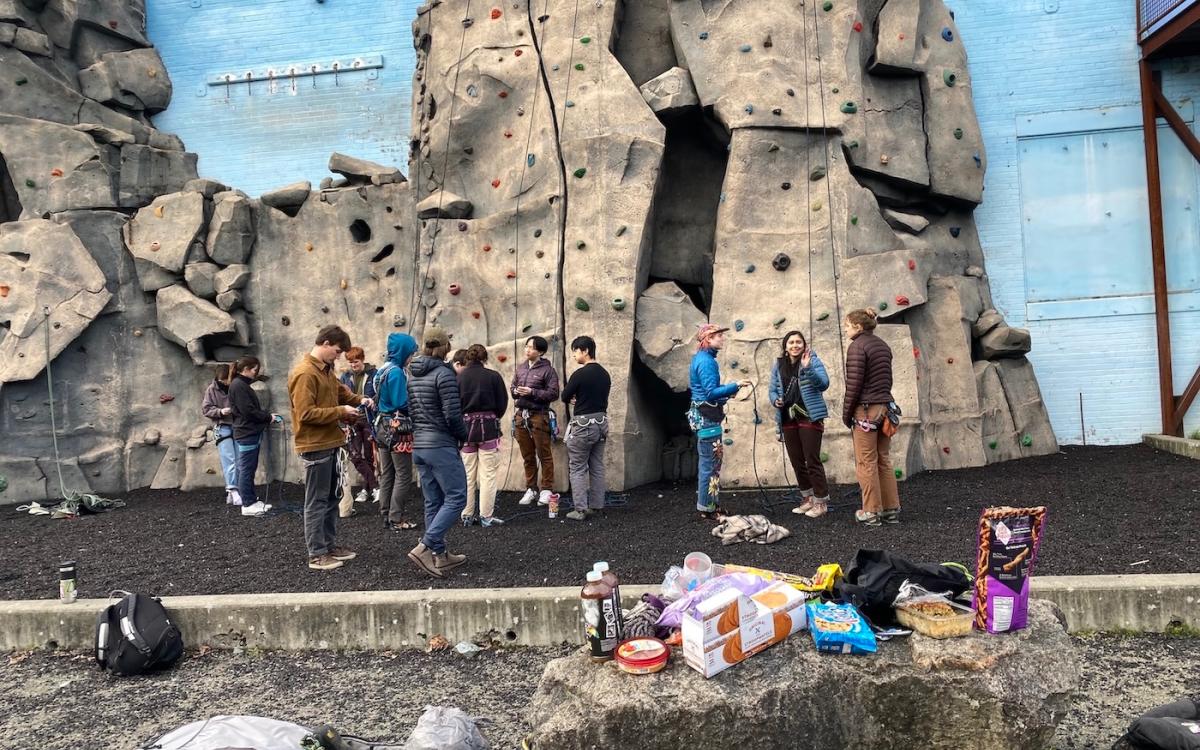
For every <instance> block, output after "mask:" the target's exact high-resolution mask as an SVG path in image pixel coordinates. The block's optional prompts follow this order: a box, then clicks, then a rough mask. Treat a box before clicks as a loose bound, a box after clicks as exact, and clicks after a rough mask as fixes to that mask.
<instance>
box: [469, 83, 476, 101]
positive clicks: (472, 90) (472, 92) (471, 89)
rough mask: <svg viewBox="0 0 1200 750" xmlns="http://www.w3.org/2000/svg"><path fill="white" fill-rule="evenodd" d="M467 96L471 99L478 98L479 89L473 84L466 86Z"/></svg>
mask: <svg viewBox="0 0 1200 750" xmlns="http://www.w3.org/2000/svg"><path fill="white" fill-rule="evenodd" d="M467 96H469V97H472V98H474V97H477V96H479V87H478V86H476V85H475V84H473V83H470V84H467Z"/></svg>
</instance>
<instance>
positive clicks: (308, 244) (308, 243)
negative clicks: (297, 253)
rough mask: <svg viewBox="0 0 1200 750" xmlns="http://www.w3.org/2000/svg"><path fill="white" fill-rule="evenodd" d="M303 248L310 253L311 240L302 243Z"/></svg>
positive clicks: (311, 247)
mask: <svg viewBox="0 0 1200 750" xmlns="http://www.w3.org/2000/svg"><path fill="white" fill-rule="evenodd" d="M304 249H305V250H307V251H308V252H310V253H311V252H312V251H313V243H311V242H306V243H304Z"/></svg>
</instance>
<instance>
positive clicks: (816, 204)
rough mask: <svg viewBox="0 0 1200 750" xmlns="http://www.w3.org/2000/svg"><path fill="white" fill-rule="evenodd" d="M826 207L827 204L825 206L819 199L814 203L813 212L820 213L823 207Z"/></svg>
mask: <svg viewBox="0 0 1200 750" xmlns="http://www.w3.org/2000/svg"><path fill="white" fill-rule="evenodd" d="M824 205H825V204H824V203H823V202H821V200H820V199H819V198H818V199H817V200H815V201H813V203H812V210H814V211H820V210H821V207H822V206H824Z"/></svg>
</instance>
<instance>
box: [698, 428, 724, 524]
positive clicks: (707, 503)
mask: <svg viewBox="0 0 1200 750" xmlns="http://www.w3.org/2000/svg"><path fill="white" fill-rule="evenodd" d="M711 427H720V425H719V424H718V423H716V422H709V421H708V420H705V421H704V424H703V425H702V426H701V428H700V430H697V433H699V432H700V431H703V430H705V429H708V428H711ZM721 438H722V435H721V433H717V436H716V437H712V438H702V437H700V436H699V434H697V435H696V452H697V453H699V455H700V465H699V467H698V470H697V472H696V509H697V510H699V511H704V512H708V511H713V510H716V508H717V502H718V500H719V499H720V494H721V460H722V459H723V458H724V457H725V444H724V443H723V442H721Z"/></svg>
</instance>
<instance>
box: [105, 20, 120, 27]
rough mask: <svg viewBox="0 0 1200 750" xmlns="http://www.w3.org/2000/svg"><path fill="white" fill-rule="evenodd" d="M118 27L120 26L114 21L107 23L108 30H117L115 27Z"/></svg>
mask: <svg viewBox="0 0 1200 750" xmlns="http://www.w3.org/2000/svg"><path fill="white" fill-rule="evenodd" d="M120 25H121V24H119V23H117V22H116V21H109V22H108V28H110V29H115V28H117V27H118V26H120Z"/></svg>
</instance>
